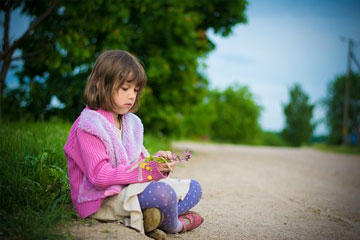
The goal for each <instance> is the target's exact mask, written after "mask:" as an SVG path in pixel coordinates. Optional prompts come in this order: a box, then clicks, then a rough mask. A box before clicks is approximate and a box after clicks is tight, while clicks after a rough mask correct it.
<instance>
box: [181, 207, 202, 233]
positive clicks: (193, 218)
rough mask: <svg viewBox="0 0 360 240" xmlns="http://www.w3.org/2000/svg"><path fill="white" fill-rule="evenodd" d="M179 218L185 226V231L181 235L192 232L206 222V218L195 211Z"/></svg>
mask: <svg viewBox="0 0 360 240" xmlns="http://www.w3.org/2000/svg"><path fill="white" fill-rule="evenodd" d="M178 218H179V220H180V222H181V223H182V225H183V230H182V231H181V233H183V232H188V231H191V230H193V229H195V228H197V227H199V226H200V225H201V224H202V223H203V222H204V218H203V217H201V216H200V214H198V213H197V212H193V211H187V212H186V213H184V214H182V215H180V216H179V217H178ZM186 220H187V221H186Z"/></svg>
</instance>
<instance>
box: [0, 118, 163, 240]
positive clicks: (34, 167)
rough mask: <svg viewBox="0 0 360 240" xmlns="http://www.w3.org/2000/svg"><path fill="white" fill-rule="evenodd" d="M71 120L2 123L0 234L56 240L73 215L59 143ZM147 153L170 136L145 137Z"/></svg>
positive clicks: (8, 236)
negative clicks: (60, 227)
mask: <svg viewBox="0 0 360 240" xmlns="http://www.w3.org/2000/svg"><path fill="white" fill-rule="evenodd" d="M70 127H71V124H69V123H63V122H35V123H34V122H33V123H26V122H15V123H3V124H1V125H0V196H1V201H0V239H59V238H64V239H65V238H66V237H65V236H62V235H61V233H58V232H59V231H57V228H58V227H59V226H60V225H66V223H67V222H68V221H69V220H70V219H72V218H76V213H75V211H74V210H73V207H72V203H71V198H70V185H69V180H68V174H67V164H66V159H65V155H64V152H63V146H64V144H65V141H66V139H67V135H68V133H69V131H70ZM144 144H145V146H146V147H148V149H149V151H150V152H151V153H154V152H155V151H157V150H158V149H164V150H165V149H169V147H170V141H169V140H167V139H165V138H162V139H160V140H159V139H158V138H156V137H153V136H145V139H144Z"/></svg>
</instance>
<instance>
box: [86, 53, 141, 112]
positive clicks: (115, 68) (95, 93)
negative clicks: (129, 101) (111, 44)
mask: <svg viewBox="0 0 360 240" xmlns="http://www.w3.org/2000/svg"><path fill="white" fill-rule="evenodd" d="M146 81H147V78H146V74H145V70H144V68H143V66H142V65H141V64H140V62H139V61H138V60H137V59H136V58H135V57H134V56H132V55H131V54H130V53H128V52H126V51H123V50H108V51H104V52H103V53H101V54H100V56H99V57H98V58H97V59H96V62H95V65H94V68H93V69H92V71H91V74H90V76H89V79H88V81H87V84H86V87H85V92H84V100H85V104H86V105H88V107H89V108H90V109H94V110H96V109H103V110H106V111H113V110H114V109H115V108H116V105H115V102H114V99H113V95H114V93H115V92H116V91H117V90H119V88H120V87H121V86H122V85H123V84H124V83H125V82H135V84H136V87H138V88H139V91H138V94H137V96H136V100H135V103H134V106H133V107H132V108H131V109H130V112H136V111H137V110H138V108H139V97H140V95H141V90H142V89H143V88H144V87H145V85H146Z"/></svg>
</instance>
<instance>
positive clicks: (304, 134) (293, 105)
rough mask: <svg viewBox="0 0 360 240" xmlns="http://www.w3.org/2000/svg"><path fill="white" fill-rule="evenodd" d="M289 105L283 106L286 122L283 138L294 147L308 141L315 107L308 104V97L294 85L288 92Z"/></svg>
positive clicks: (311, 131)
mask: <svg viewBox="0 0 360 240" xmlns="http://www.w3.org/2000/svg"><path fill="white" fill-rule="evenodd" d="M289 96H290V100H289V103H288V104H286V105H283V111H284V114H285V118H286V122H285V128H284V129H283V132H282V134H283V136H284V138H285V140H286V141H288V142H289V143H290V144H292V145H294V146H300V145H301V144H306V143H308V142H309V141H310V139H311V137H312V133H313V130H314V128H315V124H313V123H312V122H311V119H312V116H313V110H314V107H315V105H313V104H310V103H309V97H308V96H307V94H306V93H305V92H304V91H303V90H302V88H301V86H300V85H298V84H295V85H294V86H293V87H292V88H291V89H290V91H289Z"/></svg>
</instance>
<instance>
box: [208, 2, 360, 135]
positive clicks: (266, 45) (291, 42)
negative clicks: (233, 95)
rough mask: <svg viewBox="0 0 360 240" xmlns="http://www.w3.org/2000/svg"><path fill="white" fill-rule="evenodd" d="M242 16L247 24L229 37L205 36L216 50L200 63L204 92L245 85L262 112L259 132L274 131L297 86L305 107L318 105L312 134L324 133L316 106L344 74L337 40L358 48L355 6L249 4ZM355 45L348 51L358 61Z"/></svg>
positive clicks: (359, 16)
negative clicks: (205, 85) (347, 40)
mask: <svg viewBox="0 0 360 240" xmlns="http://www.w3.org/2000/svg"><path fill="white" fill-rule="evenodd" d="M246 15H247V18H248V23H247V24H239V25H237V26H235V27H234V29H233V33H232V35H231V36H230V37H227V38H223V37H220V36H217V35H215V34H214V33H212V32H209V36H210V39H211V40H212V41H213V42H214V43H215V44H216V46H217V47H216V49H215V50H214V51H213V52H212V53H211V54H209V57H208V58H207V60H206V61H205V63H206V64H207V68H206V70H205V73H206V76H207V77H208V78H209V80H210V87H211V88H220V89H224V88H226V87H227V86H230V85H232V84H234V83H238V84H239V85H241V86H248V87H249V89H250V91H251V92H252V94H253V95H254V98H255V101H256V102H257V103H258V104H259V105H261V106H262V107H263V110H262V115H261V118H260V124H261V126H262V128H263V129H265V130H270V131H280V130H281V129H283V128H284V123H285V117H284V114H283V105H284V104H286V103H288V101H289V89H290V88H291V87H292V86H293V85H294V84H295V83H298V84H300V85H301V87H302V88H303V90H304V92H305V93H306V94H308V96H309V98H310V103H318V104H317V106H316V108H315V110H314V119H313V120H314V121H318V120H319V121H320V124H319V125H318V127H317V128H316V130H315V134H317V135H321V134H326V133H327V132H328V130H327V128H326V124H325V121H324V117H325V114H326V112H325V108H324V107H323V106H321V104H320V102H321V100H322V99H323V98H324V97H325V96H326V93H327V86H328V84H329V82H331V81H332V80H333V79H334V78H335V77H336V76H338V75H340V74H344V73H346V59H347V43H345V42H343V41H340V36H344V37H350V38H352V39H353V40H355V41H357V42H358V43H359V44H360V1H356V0H344V1H335V0H328V1H324V0H323V1H322V0H318V1H313V0H311V1H309V0H301V1H291V0H288V1H285V0H271V1H268V0H254V1H251V0H250V3H249V5H248V9H247V11H246ZM359 44H358V46H357V47H355V48H354V50H355V55H356V57H357V59H358V60H359V61H360V47H359ZM355 67H356V66H355V65H353V69H354V70H355V69H356V68H355ZM357 71H358V70H357ZM359 94H360V93H359Z"/></svg>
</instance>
